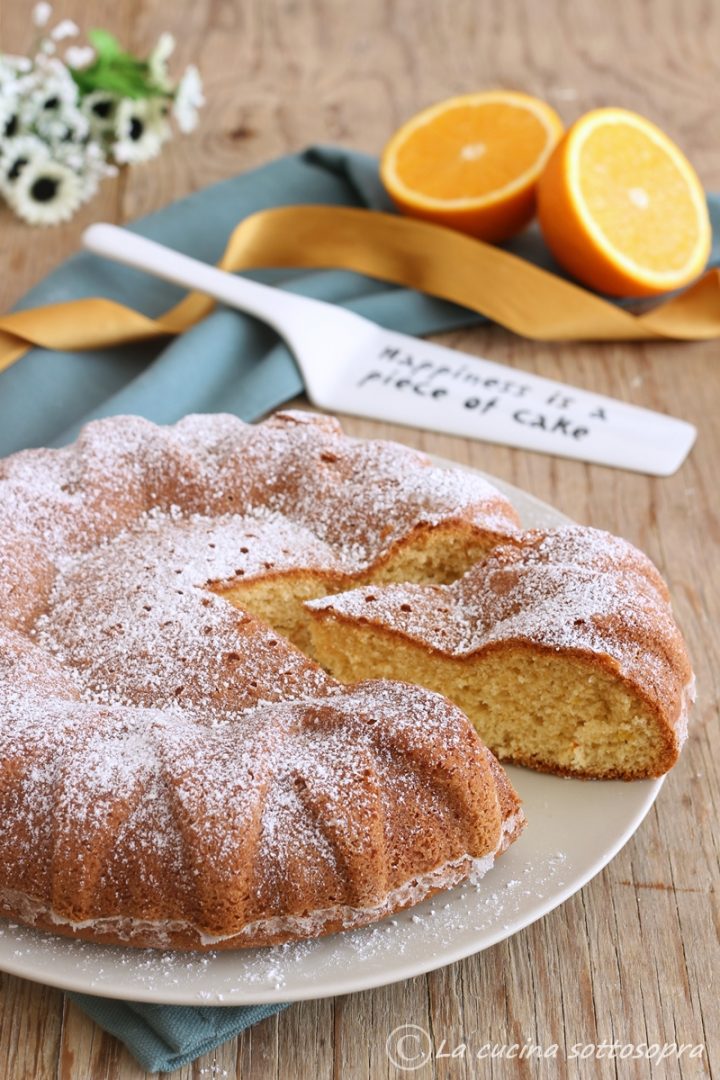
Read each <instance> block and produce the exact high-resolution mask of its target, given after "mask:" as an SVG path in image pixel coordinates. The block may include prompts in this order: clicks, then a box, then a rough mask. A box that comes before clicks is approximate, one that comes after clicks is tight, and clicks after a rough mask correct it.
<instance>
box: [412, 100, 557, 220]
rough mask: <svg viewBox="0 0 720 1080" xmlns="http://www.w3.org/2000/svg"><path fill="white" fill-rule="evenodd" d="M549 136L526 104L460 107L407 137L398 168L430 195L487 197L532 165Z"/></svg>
mask: <svg viewBox="0 0 720 1080" xmlns="http://www.w3.org/2000/svg"><path fill="white" fill-rule="evenodd" d="M549 137H550V136H549V132H548V130H547V128H546V127H545V125H544V124H543V123H542V122H541V121H540V120H539V119H538V118H537V116H535V114H534V113H532V112H531V111H530V110H529V109H527V108H522V107H518V106H516V105H509V104H505V103H500V102H497V101H494V102H489V103H487V104H483V105H460V106H457V107H455V108H452V109H448V110H447V111H446V112H443V113H442V114H440V115H438V116H436V117H435V118H434V119H432V120H430V121H429V122H428V123H426V124H423V125H422V126H420V127H418V128H417V129H416V130H415V131H413V132H412V133H410V134H409V135H408V136H407V138H406V139H405V140H404V142H403V143H402V145H401V146H400V147H399V149H398V151H397V156H396V159H395V164H394V172H395V174H396V176H398V177H399V178H400V180H401V181H402V183H403V184H405V186H406V187H408V188H410V189H412V190H413V191H416V192H418V193H419V194H421V195H424V196H426V197H428V198H433V199H441V200H452V199H478V198H483V197H486V196H488V195H492V194H493V193H495V192H497V191H499V190H500V189H501V188H504V187H506V186H507V185H508V184H510V183H512V182H513V181H514V180H516V179H517V178H518V177H520V176H522V175H523V174H524V173H526V172H527V171H528V170H530V169H532V168H533V166H534V165H536V164H537V161H538V158H539V157H540V155H541V154H542V153H543V151H544V150H545V147H546V146H547V144H548V139H549ZM429 163H430V167H428V165H429Z"/></svg>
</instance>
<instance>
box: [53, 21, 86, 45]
mask: <svg viewBox="0 0 720 1080" xmlns="http://www.w3.org/2000/svg"><path fill="white" fill-rule="evenodd" d="M79 33H80V27H79V26H78V25H77V23H74V22H73V21H72V19H63V20H62V22H59V23H58V24H57V26H54V27H53V28H52V30H51V31H50V37H51V38H52V39H53V41H65V39H66V38H71V37H77V36H78V34H79Z"/></svg>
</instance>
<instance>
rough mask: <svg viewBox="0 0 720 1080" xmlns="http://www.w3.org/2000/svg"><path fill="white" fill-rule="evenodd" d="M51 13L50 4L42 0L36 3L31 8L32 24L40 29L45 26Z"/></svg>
mask: <svg viewBox="0 0 720 1080" xmlns="http://www.w3.org/2000/svg"><path fill="white" fill-rule="evenodd" d="M51 15H52V4H46V3H44V2H42V3H39V4H36V5H35V7H34V8H33V10H32V21H33V25H34V26H37V28H38V29H39V30H42V28H43V26H47V24H48V22H49V21H50V16H51Z"/></svg>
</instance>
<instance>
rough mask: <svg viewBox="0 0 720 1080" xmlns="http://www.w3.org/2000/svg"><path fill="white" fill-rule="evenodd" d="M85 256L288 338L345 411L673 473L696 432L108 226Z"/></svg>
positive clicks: (87, 241)
mask: <svg viewBox="0 0 720 1080" xmlns="http://www.w3.org/2000/svg"><path fill="white" fill-rule="evenodd" d="M83 243H84V245H85V247H87V248H88V249H89V250H90V251H93V252H95V254H97V255H104V256H105V257H106V258H109V259H114V260H115V261H117V262H121V263H125V264H127V265H128V266H133V267H135V268H136V269H138V270H145V271H147V272H148V273H150V274H154V275H155V276H157V277H160V278H163V279H165V280H166V281H172V282H174V283H175V284H176V285H182V286H184V287H185V288H188V289H195V290H197V291H198V292H202V293H205V294H206V295H208V296H212V297H213V298H214V299H215V300H219V301H220V302H221V303H224V304H227V305H229V306H230V307H234V308H238V309H239V310H240V311H243V312H245V313H247V314H248V315H253V316H256V317H257V318H259V319H262V320H263V322H266V323H267V324H268V325H269V326H271V327H272V328H273V329H274V330H276V331H277V333H278V334H280V336H281V337H282V338H283V339H284V341H285V342H286V344H287V345H288V347H289V348H290V349H291V350H292V352H293V355H294V356H295V359H296V360H297V363H298V365H299V367H300V370H301V371H302V374H303V378H304V380H305V386H306V389H307V395H308V397H309V398H310V400H311V401H312V402H313V403H314V404H315V405H318V406H319V407H320V408H322V409H326V410H328V411H330V412H344V413H350V414H352V415H354V416H365V417H370V418H372V419H373V420H385V421H389V422H391V423H396V424H406V425H408V426H410V427H416V428H425V429H427V430H430V431H440V432H444V433H447V434H450V435H460V436H465V437H470V438H473V439H481V440H484V441H486V442H494V443H502V444H504V445H506V446H515V447H519V448H521V449H525V450H538V451H541V452H544V453H548V454H556V455H558V456H560V457H568V458H576V459H578V460H580V461H589V462H594V463H596V464H600V465H611V466H615V467H617V468H623V469H630V470H634V471H637V472H643V473H649V474H651V475H655V476H669V475H671V474H672V473H674V472H675V471H676V470H677V469H678V468H679V466H680V465H681V464H682V462H683V461H684V460H685V457H686V456H687V454H688V453H689V451H690V448H691V447H692V444H693V442H694V440H695V436H696V430H695V428H694V427H693V426H692V424H688V423H686V422H685V421H683V420H677V419H674V418H673V417H670V416H666V415H664V414H662V413H656V412H651V411H650V410H648V409H641V408H638V407H637V406H634V405H628V404H626V403H625V402H621V401H616V400H615V399H613V398H608V397H603V396H601V395H599V394H593V393H590V392H588V391H585V390H580V389H577V388H575V387H573V386H567V385H565V384H563V383H559V382H555V381H554V380H551V379H544V378H540V377H539V376H537V375H532V374H530V373H528V372H525V371H520V370H515V369H514V368H510V367H508V366H506V365H504V364H498V363H495V362H494V361H491V360H485V359H481V358H480V357H477V356H471V355H470V354H468V353H463V352H459V351H457V350H455V349H448V348H445V347H444V346H442V345H436V344H434V343H432V342H428V341H424V340H422V339H421V338H414V337H410V336H408V335H407V334H399V333H396V332H395V331H393V330H385V329H383V328H382V327H380V326H378V325H377V324H376V323H373V322H371V321H370V320H369V319H365V318H363V317H362V316H361V315H356V314H355V313H354V312H351V311H347V310H346V309H344V308H341V307H338V306H337V305H335V304H329V303H325V302H324V301H322V300H313V299H308V298H306V297H303V296H298V295H296V294H295V293H290V292H286V291H285V290H283V289H276V288H273V287H271V286H269V285H261V284H259V283H257V282H255V281H250V280H249V279H248V278H245V277H239V276H237V275H235V274H231V273H228V272H226V271H224V270H218V269H217V268H216V267H214V266H210V265H208V264H207V263H203V262H200V261H199V260H197V259H193V258H190V257H189V256H188V255H183V254H181V253H180V252H178V251H174V250H173V249H171V248H167V247H164V246H163V245H161V244H158V243H155V241H153V240H147V239H146V238H145V237H143V236H138V235H137V233H133V232H129V231H128V230H127V229H121V228H118V227H117V226H116V225H106V224H97V225H91V226H90V227H89V228H88V229H87V230H86V231H85V233H84V235H83Z"/></svg>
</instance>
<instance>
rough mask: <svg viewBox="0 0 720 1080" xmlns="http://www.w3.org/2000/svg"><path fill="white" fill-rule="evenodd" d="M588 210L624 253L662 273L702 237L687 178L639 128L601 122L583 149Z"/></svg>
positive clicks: (680, 262) (581, 171) (686, 257)
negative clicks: (699, 236) (699, 234)
mask: <svg viewBox="0 0 720 1080" xmlns="http://www.w3.org/2000/svg"><path fill="white" fill-rule="evenodd" d="M578 166H579V167H578V185H579V188H580V193H581V196H582V199H583V201H584V202H585V205H586V206H587V212H588V214H589V216H590V217H591V218H592V219H593V221H594V222H595V224H596V225H597V227H598V228H599V229H600V230H601V232H602V233H603V235H604V236H605V237H606V239H607V242H608V243H610V244H611V245H612V246H613V247H614V248H615V249H616V250H617V251H618V252H619V253H620V254H622V255H625V256H626V257H627V258H629V259H632V261H633V262H635V263H636V264H638V265H640V266H643V267H646V268H647V269H649V270H653V271H657V272H660V273H663V272H668V271H672V270H682V269H683V267H685V266H687V264H688V262H689V261H690V259H691V258H692V256H693V254H694V251H695V248H696V246H697V239H698V213H697V208H696V207H695V205H694V203H693V201H692V200H691V198H690V195H689V193H688V186H687V181H686V179H685V178H684V177H683V176H682V174H681V173H680V172H679V171H678V168H677V166H676V165H675V163H674V162H673V160H672V159H671V158H670V157H669V155H668V154H667V153H666V152H665V151H664V150H663V148H662V147H661V146H658V144H657V143H656V142H655V141H654V140H653V139H651V138H649V136H648V135H646V134H645V132H643V131H640V130H639V129H638V128H636V127H635V126H630V125H623V124H606V125H600V126H598V127H597V128H595V129H594V130H593V131H591V132H590V134H589V135H588V137H587V139H586V140H585V142H584V143H583V145H582V147H581V148H580V151H579V161H578Z"/></svg>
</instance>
